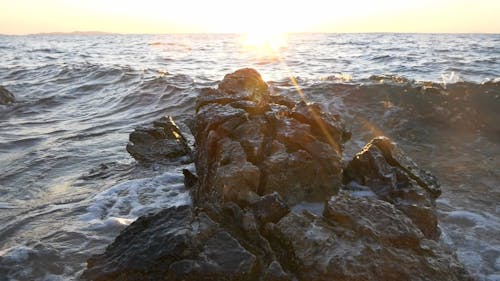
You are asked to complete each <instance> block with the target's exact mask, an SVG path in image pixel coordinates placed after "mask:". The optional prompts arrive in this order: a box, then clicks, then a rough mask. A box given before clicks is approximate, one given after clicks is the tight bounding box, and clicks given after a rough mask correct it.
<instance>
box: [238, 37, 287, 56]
mask: <svg viewBox="0 0 500 281" xmlns="http://www.w3.org/2000/svg"><path fill="white" fill-rule="evenodd" d="M241 42H242V45H243V47H244V48H245V49H247V50H250V51H253V52H256V53H257V54H259V55H261V56H268V55H271V56H275V55H276V54H278V53H280V52H281V51H282V50H283V49H284V48H285V47H286V45H287V40H286V36H285V34H284V33H283V32H277V31H252V32H247V33H245V34H243V36H242V40H241Z"/></svg>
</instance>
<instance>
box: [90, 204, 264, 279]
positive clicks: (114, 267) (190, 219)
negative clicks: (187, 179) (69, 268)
mask: <svg viewBox="0 0 500 281" xmlns="http://www.w3.org/2000/svg"><path fill="white" fill-rule="evenodd" d="M87 267H88V269H87V270H86V271H85V272H84V274H83V276H82V278H83V279H86V280H96V281H97V280H254V279H252V276H253V275H254V274H255V272H254V271H255V268H256V258H255V256H254V255H252V254H251V253H249V252H248V251H246V250H245V249H244V248H243V247H242V246H241V245H240V244H239V242H238V241H237V240H236V239H234V238H233V237H232V236H231V235H230V234H229V233H227V232H226V231H224V230H223V229H221V228H220V227H219V225H218V224H217V223H215V222H213V221H212V220H211V219H210V218H208V217H207V216H206V215H205V214H203V213H202V214H199V215H197V216H195V215H194V214H193V213H192V210H191V207H189V206H181V207H174V208H168V209H165V210H163V211H161V212H159V213H157V214H152V215H147V216H143V217H141V218H139V219H138V220H137V221H135V222H134V223H132V224H131V225H130V226H129V227H127V228H126V229H125V230H124V231H122V233H120V235H119V236H118V237H117V238H116V239H115V241H114V242H113V244H111V245H110V246H108V247H107V248H106V251H105V252H104V253H103V254H101V255H98V256H94V257H92V258H91V259H89V261H88V265H87Z"/></svg>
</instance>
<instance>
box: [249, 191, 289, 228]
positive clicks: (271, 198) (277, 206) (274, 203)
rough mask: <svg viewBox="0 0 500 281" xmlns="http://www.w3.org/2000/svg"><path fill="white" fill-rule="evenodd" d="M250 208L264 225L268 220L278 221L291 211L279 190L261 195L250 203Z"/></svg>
mask: <svg viewBox="0 0 500 281" xmlns="http://www.w3.org/2000/svg"><path fill="white" fill-rule="evenodd" d="M250 208H251V209H252V212H253V214H254V216H255V218H256V219H257V221H259V222H260V223H261V224H262V225H264V224H266V223H268V222H277V221H279V220H280V219H281V218H282V217H283V216H285V215H286V214H288V212H290V209H289V208H288V206H287V205H286V203H285V202H283V199H281V197H280V195H279V194H278V193H277V192H274V193H271V194H267V195H265V196H262V197H259V198H258V199H257V200H256V201H254V202H252V203H251V204H250Z"/></svg>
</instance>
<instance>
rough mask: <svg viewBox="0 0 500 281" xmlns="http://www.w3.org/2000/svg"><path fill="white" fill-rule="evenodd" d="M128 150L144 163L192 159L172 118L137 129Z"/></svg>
mask: <svg viewBox="0 0 500 281" xmlns="http://www.w3.org/2000/svg"><path fill="white" fill-rule="evenodd" d="M126 148H127V151H128V153H130V155H132V157H134V158H135V159H136V160H137V161H139V162H142V163H153V162H166V161H172V160H174V159H177V158H180V157H185V158H186V159H190V157H191V149H190V148H189V145H188V143H187V141H186V138H185V137H184V136H183V134H182V132H181V131H180V129H179V127H178V126H177V125H176V124H175V122H174V120H173V119H172V117H170V116H165V117H162V118H160V119H158V120H156V121H154V122H153V124H152V125H151V126H149V127H139V128H136V129H135V130H134V131H133V132H132V133H131V134H130V137H129V143H128V144H127V147H126Z"/></svg>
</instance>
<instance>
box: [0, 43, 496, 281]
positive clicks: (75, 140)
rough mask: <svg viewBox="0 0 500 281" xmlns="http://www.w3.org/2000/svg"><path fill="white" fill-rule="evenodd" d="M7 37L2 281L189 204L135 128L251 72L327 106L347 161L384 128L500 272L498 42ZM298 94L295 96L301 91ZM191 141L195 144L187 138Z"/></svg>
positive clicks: (47, 276)
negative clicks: (132, 137)
mask: <svg viewBox="0 0 500 281" xmlns="http://www.w3.org/2000/svg"><path fill="white" fill-rule="evenodd" d="M243 42H244V40H243V39H242V37H241V36H240V35H203V34H200V35H95V36H94V35H85V36H78V35H57V36H55V35H54V36H40V35H38V36H37V35H32V36H0V58H2V59H1V60H0V85H3V86H4V87H5V88H7V89H8V90H9V91H11V92H12V93H13V94H14V95H15V96H16V98H17V103H15V104H12V105H8V106H2V105H0V280H1V281H3V280H73V279H77V278H78V275H79V274H80V273H81V272H82V270H83V269H84V268H85V266H86V259H87V258H89V257H90V256H91V255H93V254H96V253H99V252H101V251H103V249H104V248H105V247H106V246H107V245H108V244H109V243H110V242H111V241H112V240H113V239H114V237H116V235H118V233H119V231H120V230H122V229H123V228H124V227H126V225H128V224H130V223H131V222H132V221H133V220H134V219H136V218H137V217H138V216H141V215H143V214H146V213H148V212H154V211H155V210H159V209H161V208H163V207H167V206H172V205H179V204H188V203H189V202H190V199H189V196H188V193H187V191H186V190H184V188H183V184H182V182H183V177H182V173H181V170H182V169H183V168H187V169H190V170H192V171H194V166H193V165H192V164H190V165H183V164H180V163H172V164H170V165H153V166H148V167H146V166H140V165H138V164H137V163H136V162H135V161H134V160H133V159H132V158H131V157H130V156H129V155H128V154H127V152H126V150H125V145H126V144H127V142H128V135H129V133H130V132H132V131H133V129H134V128H135V127H137V126H140V125H147V124H149V123H151V122H152V121H153V120H155V119H157V118H160V117H161V116H163V115H172V116H173V117H174V119H175V120H176V121H177V123H178V124H179V125H180V127H181V129H183V130H184V131H185V132H186V133H187V134H188V132H189V130H188V129H187V126H186V124H185V122H186V121H187V120H188V119H189V118H190V116H192V115H193V113H194V101H195V98H196V96H197V93H198V92H199V90H200V89H201V88H203V87H212V86H215V85H217V82H218V81H219V80H221V79H222V78H223V77H224V75H225V74H227V73H230V72H232V71H234V70H236V69H239V68H242V67H253V68H255V69H257V70H258V71H259V72H260V73H261V74H262V76H263V78H264V79H265V80H266V81H269V84H270V85H271V90H272V91H273V92H275V93H282V94H286V95H289V96H292V97H295V98H296V99H299V98H305V99H307V100H308V101H315V102H318V103H320V104H321V105H322V106H323V107H324V109H325V110H327V111H330V112H332V113H338V114H340V115H341V116H342V117H343V118H344V119H345V120H346V123H347V125H348V127H349V128H351V130H352V131H353V139H352V140H351V141H350V142H349V143H347V144H346V147H345V158H346V160H347V159H349V158H350V157H352V155H354V153H355V152H356V151H359V149H360V148H361V147H362V146H363V145H364V144H365V143H366V142H367V141H369V139H370V138H372V137H373V136H376V135H381V134H384V135H387V136H390V137H391V138H393V140H395V141H396V142H398V143H399V144H400V145H401V146H402V147H403V149H404V150H405V151H406V152H407V153H408V154H409V155H410V156H411V157H412V158H414V160H416V161H417V163H419V164H420V165H421V166H422V167H424V168H426V169H428V170H430V171H431V172H433V173H434V174H435V175H436V176H437V177H438V179H439V180H440V181H441V184H442V189H443V195H442V196H441V197H440V199H438V206H437V207H438V212H439V219H440V228H441V230H442V232H443V234H442V237H441V240H442V242H443V243H445V244H447V245H449V246H450V247H451V248H453V249H455V250H456V252H457V255H458V257H459V259H460V260H461V261H462V262H463V263H464V264H465V265H466V267H467V268H468V270H469V271H470V272H471V273H472V274H473V275H474V276H475V277H476V278H477V279H478V280H500V204H499V202H500V187H499V184H500V157H498V156H499V155H500V153H499V152H500V124H499V123H498V121H499V120H500V35H480V34H292V35H288V36H287V39H286V44H283V45H282V46H280V47H279V48H277V49H274V50H267V51H265V50H261V49H258V48H252V47H249V46H245V44H244V43H243ZM301 95H302V96H301ZM188 139H189V140H190V141H191V142H192V137H190V136H189V135H188Z"/></svg>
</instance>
